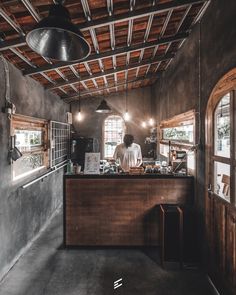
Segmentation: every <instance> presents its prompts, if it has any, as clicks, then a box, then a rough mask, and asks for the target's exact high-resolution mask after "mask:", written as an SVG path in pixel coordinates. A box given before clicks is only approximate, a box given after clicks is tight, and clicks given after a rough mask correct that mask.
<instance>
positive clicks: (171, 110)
mask: <svg viewBox="0 0 236 295" xmlns="http://www.w3.org/2000/svg"><path fill="white" fill-rule="evenodd" d="M226 2H227V4H226ZM235 11H236V1H235V0H228V1H220V0H215V1H211V4H210V6H209V7H208V9H207V12H206V14H205V15H204V17H203V19H202V22H201V47H200V48H201V50H200V51H201V55H200V57H201V58H200V61H201V71H200V72H199V36H200V34H199V33H200V26H199V24H198V25H196V26H195V28H194V30H193V32H192V33H191V35H190V37H189V39H188V40H187V41H186V42H185V43H184V44H183V47H182V48H181V50H180V51H179V53H178V54H177V56H176V57H175V59H174V60H173V62H172V63H171V64H170V66H169V68H168V70H167V71H166V72H165V73H164V74H163V75H162V78H161V79H160V80H159V81H158V83H156V84H155V85H154V86H153V93H154V96H155V98H156V113H157V120H158V121H161V120H163V119H167V118H171V117H172V116H174V115H177V114H180V113H183V112H186V111H188V110H191V109H196V111H199V110H200V114H201V115H200V117H201V120H200V121H201V122H200V123H201V125H200V130H201V143H202V146H201V149H200V150H199V151H198V153H197V169H196V171H197V173H196V176H197V186H196V187H197V195H196V208H197V210H198V211H197V212H198V217H199V219H198V220H199V229H200V230H199V237H202V234H203V232H204V230H203V228H204V202H205V200H204V184H205V181H204V177H205V151H204V145H205V112H206V106H207V101H208V99H209V96H210V94H211V91H212V90H213V87H214V86H215V84H216V83H217V82H218V80H219V79H220V78H221V77H222V76H223V75H224V74H226V73H227V72H228V71H229V70H231V69H232V68H234V67H236V42H235V40H236V29H235V28H236V18H235ZM199 73H200V75H199ZM199 76H200V78H201V79H200V80H201V82H200V83H199ZM199 85H200V86H201V87H200V88H201V91H200V92H199ZM200 241H201V239H200ZM202 244H203V243H202V241H201V243H200V246H202Z"/></svg>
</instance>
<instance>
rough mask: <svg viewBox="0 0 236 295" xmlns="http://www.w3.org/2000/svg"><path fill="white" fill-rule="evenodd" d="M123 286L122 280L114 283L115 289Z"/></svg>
mask: <svg viewBox="0 0 236 295" xmlns="http://www.w3.org/2000/svg"><path fill="white" fill-rule="evenodd" d="M121 286H122V278H120V279H119V280H117V281H115V282H114V289H117V288H119V287H121Z"/></svg>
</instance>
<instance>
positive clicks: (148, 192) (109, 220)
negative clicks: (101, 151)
mask: <svg viewBox="0 0 236 295" xmlns="http://www.w3.org/2000/svg"><path fill="white" fill-rule="evenodd" d="M192 189H193V179H192V178H189V179H188V178H183V179H181V178H180V179H174V178H173V179H138V178H137V179H79V178H78V179H70V178H68V179H66V190H65V193H66V195H65V202H66V204H65V206H66V209H65V214H66V215H65V227H66V236H65V239H66V241H65V242H66V245H127V246H132V245H133V246H134V245H135V246H143V245H158V243H159V224H158V210H157V205H158V204H173V203H175V204H185V203H187V199H191V198H192V192H193V190H192Z"/></svg>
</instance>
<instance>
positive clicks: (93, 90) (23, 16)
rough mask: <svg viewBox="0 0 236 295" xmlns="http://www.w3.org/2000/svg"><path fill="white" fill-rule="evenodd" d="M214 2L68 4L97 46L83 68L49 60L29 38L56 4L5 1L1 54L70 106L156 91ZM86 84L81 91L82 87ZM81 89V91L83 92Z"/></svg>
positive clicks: (87, 0)
mask: <svg viewBox="0 0 236 295" xmlns="http://www.w3.org/2000/svg"><path fill="white" fill-rule="evenodd" d="M209 2H210V1H209V0H208V1H206V0H205V1H203V0H202V1H199V0H179V1H174V0H159V1H157V0H142V1H141V0H136V1H135V0H80V1H74V0H68V1H66V2H65V6H66V7H67V9H68V10H69V11H70V14H71V18H72V22H73V23H75V24H76V25H78V27H79V29H80V30H81V31H82V32H83V35H84V37H85V38H86V40H87V41H88V42H89V43H90V45H91V49H92V50H91V54H90V56H88V57H87V58H86V59H85V60H83V61H81V62H79V63H78V62H76V63H75V62H74V63H65V62H56V61H51V60H48V59H44V58H42V57H41V56H39V55H37V54H36V53H35V52H33V51H32V50H31V49H30V48H29V47H28V46H27V45H26V41H25V35H26V33H27V32H28V31H30V30H32V29H33V27H34V25H35V24H36V22H38V21H39V20H40V19H41V18H43V17H45V16H47V14H48V10H49V6H50V5H51V4H52V3H53V2H52V1H47V0H42V1H35V0H21V1H17V0H4V1H1V4H0V30H1V31H0V39H1V41H0V51H1V54H2V55H3V56H4V57H5V58H6V59H7V60H9V61H10V62H11V63H13V64H14V65H15V66H16V67H17V68H19V69H20V70H21V71H22V72H23V73H24V75H28V76H31V77H32V78H33V79H35V80H37V81H39V82H40V83H41V84H42V85H43V86H44V87H45V88H47V89H51V90H52V91H54V92H56V93H57V94H58V95H59V96H60V97H61V98H62V99H63V100H65V101H66V102H72V101H76V100H77V99H78V91H79V89H80V90H81V97H86V96H90V95H93V96H95V95H101V93H104V94H106V93H112V92H117V91H123V90H124V89H125V88H126V86H127V85H128V88H129V89H132V88H137V87H145V86H147V85H151V84H152V83H154V82H155V81H156V79H158V76H159V75H160V74H161V72H163V71H165V70H166V68H167V67H168V65H169V64H170V62H171V61H172V59H173V58H174V57H175V54H176V52H177V51H178V50H179V48H180V47H181V45H182V44H183V42H184V41H185V40H186V38H187V37H188V36H189V34H190V32H191V29H192V27H193V26H194V24H196V22H198V21H199V20H200V18H201V17H202V15H203V14H204V12H205V10H206V8H207V7H208V5H209ZM79 84H80V86H79ZM79 87H80V88H79Z"/></svg>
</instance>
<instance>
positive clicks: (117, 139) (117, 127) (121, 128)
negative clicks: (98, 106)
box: [103, 115, 125, 158]
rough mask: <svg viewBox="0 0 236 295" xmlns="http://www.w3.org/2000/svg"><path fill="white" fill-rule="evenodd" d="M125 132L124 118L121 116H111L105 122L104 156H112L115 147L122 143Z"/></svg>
mask: <svg viewBox="0 0 236 295" xmlns="http://www.w3.org/2000/svg"><path fill="white" fill-rule="evenodd" d="M124 133H125V124H124V120H123V118H122V117H120V116H115V115H113V116H109V117H107V118H106V120H105V122H104V134H103V142H104V158H112V157H113V154H114V151H115V148H116V146H117V145H118V144H120V143H122V141H123V137H124Z"/></svg>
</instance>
